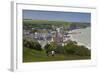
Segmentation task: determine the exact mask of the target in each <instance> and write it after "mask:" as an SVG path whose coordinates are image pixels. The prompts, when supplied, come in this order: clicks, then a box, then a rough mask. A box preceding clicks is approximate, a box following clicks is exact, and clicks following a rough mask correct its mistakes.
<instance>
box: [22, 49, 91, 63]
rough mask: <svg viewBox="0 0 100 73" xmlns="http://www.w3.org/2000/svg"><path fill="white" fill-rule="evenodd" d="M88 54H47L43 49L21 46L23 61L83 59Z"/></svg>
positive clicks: (88, 57)
mask: <svg viewBox="0 0 100 73" xmlns="http://www.w3.org/2000/svg"><path fill="white" fill-rule="evenodd" d="M90 58H91V57H90V56H77V55H63V54H56V55H55V56H47V55H46V53H45V51H37V50H34V49H29V48H23V62H25V63H26V62H41V61H62V60H82V59H83V60H85V59H90Z"/></svg>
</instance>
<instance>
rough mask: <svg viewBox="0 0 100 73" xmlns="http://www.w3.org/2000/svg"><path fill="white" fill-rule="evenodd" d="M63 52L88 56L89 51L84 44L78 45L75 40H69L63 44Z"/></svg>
mask: <svg viewBox="0 0 100 73" xmlns="http://www.w3.org/2000/svg"><path fill="white" fill-rule="evenodd" d="M64 49H65V53H66V54H70V55H78V56H90V55H91V51H90V50H89V49H88V48H86V47H85V46H79V45H77V43H76V42H73V41H70V42H69V43H68V44H67V45H65V46H64Z"/></svg>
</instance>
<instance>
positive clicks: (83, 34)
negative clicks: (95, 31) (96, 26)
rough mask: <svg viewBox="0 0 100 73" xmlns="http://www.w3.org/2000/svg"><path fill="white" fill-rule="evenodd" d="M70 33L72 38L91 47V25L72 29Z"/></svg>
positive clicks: (79, 43)
mask: <svg viewBox="0 0 100 73" xmlns="http://www.w3.org/2000/svg"><path fill="white" fill-rule="evenodd" d="M69 33H70V34H69V36H70V39H71V40H73V41H76V42H77V43H78V45H84V46H85V47H87V48H89V49H91V27H87V28H82V29H75V30H71V31H70V32H69Z"/></svg>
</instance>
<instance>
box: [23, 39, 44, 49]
mask: <svg viewBox="0 0 100 73" xmlns="http://www.w3.org/2000/svg"><path fill="white" fill-rule="evenodd" d="M23 46H24V47H27V48H30V49H35V50H42V48H41V45H40V44H39V43H38V42H36V41H33V40H30V39H23Z"/></svg>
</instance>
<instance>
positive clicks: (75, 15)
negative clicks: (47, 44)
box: [23, 10, 91, 23]
mask: <svg viewBox="0 0 100 73" xmlns="http://www.w3.org/2000/svg"><path fill="white" fill-rule="evenodd" d="M23 19H32V20H49V21H67V22H89V23H90V22H91V13H82V12H81V13H79V12H58V11H36V10H23Z"/></svg>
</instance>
